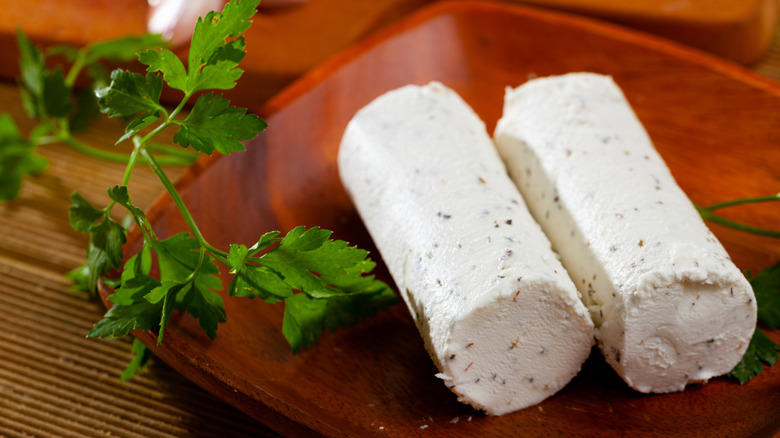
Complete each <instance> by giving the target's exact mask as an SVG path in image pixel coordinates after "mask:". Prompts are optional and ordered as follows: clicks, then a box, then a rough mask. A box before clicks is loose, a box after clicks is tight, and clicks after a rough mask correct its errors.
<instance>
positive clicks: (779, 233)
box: [695, 193, 780, 384]
mask: <svg viewBox="0 0 780 438" xmlns="http://www.w3.org/2000/svg"><path fill="white" fill-rule="evenodd" d="M775 201H780V193H778V194H776V195H769V196H758V197H751V198H742V199H735V200H731V201H725V202H719V203H717V204H712V205H708V206H705V207H702V206H698V205H696V206H695V207H696V210H697V211H698V212H699V214H700V215H701V217H702V218H703V219H704V220H708V221H711V222H714V223H716V224H719V225H722V226H725V227H728V228H733V229H735V230H739V231H744V232H746V233H751V234H756V235H759V236H766V237H774V238H780V230H771V229H766V228H759V227H755V226H752V225H749V224H744V223H741V222H736V221H733V220H731V219H727V218H725V217H723V216H720V215H718V214H717V213H715V211H716V210H720V209H723V208H728V207H735V206H739V205H744V204H755V203H764V202H775ZM747 274H748V279H749V280H750V285H751V286H752V287H753V293H754V294H755V296H756V305H757V307H758V320H759V323H763V324H764V325H766V327H768V328H769V329H770V330H776V329H778V328H780V263H778V264H776V265H775V266H772V267H770V268H767V269H765V270H763V271H761V272H760V273H759V274H758V275H756V276H755V277H753V278H751V275H750V273H749V272H748V273H747ZM779 352H780V345H778V344H776V343H775V342H774V341H772V339H770V338H769V336H767V335H766V333H764V332H763V331H762V330H761V328H760V327H758V326H756V329H755V331H754V332H753V336H752V337H751V339H750V344H748V348H747V351H746V352H745V355H744V356H742V360H740V361H739V363H738V364H737V365H736V366H735V367H734V369H732V370H731V371H730V372H729V375H730V376H731V377H733V378H735V379H737V380H738V381H739V383H741V384H743V383H746V382H748V381H749V380H751V379H752V378H753V377H755V376H757V375H759V374H761V372H763V370H764V364H767V365H769V366H772V365H774V364H775V363H776V362H777V360H778V358H779V357H780V355H779Z"/></svg>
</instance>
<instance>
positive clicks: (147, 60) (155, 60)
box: [138, 49, 187, 92]
mask: <svg viewBox="0 0 780 438" xmlns="http://www.w3.org/2000/svg"><path fill="white" fill-rule="evenodd" d="M138 61H140V62H141V64H144V65H146V66H148V68H147V71H149V72H157V71H159V72H160V73H162V74H163V78H164V79H165V83H166V84H168V86H170V87H173V88H175V89H177V90H181V91H184V92H186V91H187V87H186V85H187V71H186V70H185V69H184V64H182V62H181V60H180V59H179V57H178V56H176V54H175V53H173V52H171V51H170V50H168V49H160V50H145V51H143V52H141V53H139V54H138Z"/></svg>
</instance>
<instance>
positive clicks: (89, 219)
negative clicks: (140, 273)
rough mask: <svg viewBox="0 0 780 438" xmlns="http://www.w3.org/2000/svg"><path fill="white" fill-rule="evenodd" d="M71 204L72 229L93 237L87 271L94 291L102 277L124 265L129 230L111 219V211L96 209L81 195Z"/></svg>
mask: <svg viewBox="0 0 780 438" xmlns="http://www.w3.org/2000/svg"><path fill="white" fill-rule="evenodd" d="M71 202H72V204H71V206H70V207H69V208H68V217H69V219H70V225H71V227H73V229H74V230H76V231H80V232H82V233H88V234H89V236H90V239H89V247H88V249H87V268H86V269H87V271H88V273H89V280H88V282H87V283H88V285H89V290H90V291H93V292H94V291H95V290H96V287H97V280H98V277H99V276H101V275H104V274H106V273H108V272H109V271H110V270H111V269H112V268H115V267H116V268H118V267H119V266H121V263H122V245H123V244H124V243H125V241H126V240H127V238H126V230H125V228H124V227H123V226H122V225H120V224H118V223H117V222H116V221H114V220H113V219H111V217H110V216H108V211H107V210H105V209H103V210H98V209H96V208H95V207H93V206H92V205H91V204H90V203H89V202H88V201H87V200H86V199H84V197H83V196H81V195H80V194H79V193H78V192H76V193H73V195H71Z"/></svg>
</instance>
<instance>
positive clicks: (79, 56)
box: [65, 50, 86, 89]
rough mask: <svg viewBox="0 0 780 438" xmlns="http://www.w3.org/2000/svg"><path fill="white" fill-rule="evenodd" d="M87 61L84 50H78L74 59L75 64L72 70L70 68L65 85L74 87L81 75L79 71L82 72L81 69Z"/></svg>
mask: <svg viewBox="0 0 780 438" xmlns="http://www.w3.org/2000/svg"><path fill="white" fill-rule="evenodd" d="M85 61H86V59H85V56H84V50H79V51H78V52H76V59H75V60H74V61H73V65H71V67H70V70H68V75H67V76H66V77H65V85H66V86H67V87H68V88H70V89H72V88H73V85H74V84H75V83H76V79H77V78H78V77H79V73H81V69H82V68H84V65H85Z"/></svg>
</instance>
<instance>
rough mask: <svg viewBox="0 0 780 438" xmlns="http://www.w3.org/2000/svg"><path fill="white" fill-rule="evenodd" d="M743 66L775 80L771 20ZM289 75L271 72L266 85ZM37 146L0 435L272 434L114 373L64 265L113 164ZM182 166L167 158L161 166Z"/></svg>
mask: <svg viewBox="0 0 780 438" xmlns="http://www.w3.org/2000/svg"><path fill="white" fill-rule="evenodd" d="M411 3H413V2H406V5H407V7H411V6H409V5H410V4H411ZM361 32H362V33H365V32H366V30H365V29H363V30H362V31H361ZM361 32H355V33H354V34H353V35H352V37H353V38H359V37H360V36H362V33H361ZM318 56H319V55H318ZM750 68H751V69H753V70H754V71H756V72H758V73H760V74H763V75H765V76H767V77H769V78H772V79H775V80H780V31H779V32H777V33H776V34H775V36H774V39H773V42H772V45H771V47H770V50H769V51H768V52H767V53H766V54H765V56H764V57H763V58H762V59H761V60H760V61H759V62H758V63H756V64H754V65H752V66H751V67H750ZM290 79H291V77H289V76H287V77H281V76H280V78H279V81H278V83H276V85H275V87H276V89H278V88H280V87H281V86H282V85H284V84H285V83H286V82H288V81H289V80H290ZM0 111H2V112H3V113H10V114H11V115H12V116H13V118H14V119H15V120H16V121H17V122H18V123H19V124H20V127H21V129H22V130H23V131H27V130H29V129H30V128H31V126H32V123H31V121H30V120H29V119H28V118H27V117H26V116H25V115H24V113H23V111H22V107H21V103H20V98H19V95H18V92H17V90H16V87H15V85H14V84H13V83H10V82H2V83H0ZM121 131H122V127H121V125H120V123H119V122H118V121H111V120H106V121H101V122H100V123H98V124H97V125H96V126H95V127H93V128H92V129H90V130H89V131H88V132H87V133H86V134H84V137H83V139H84V141H85V142H87V143H90V144H108V145H110V144H113V142H114V140H115V139H116V138H117V137H118V136H119V135H121ZM41 152H42V153H43V154H44V155H45V156H46V157H47V158H48V159H49V160H50V162H51V167H50V169H49V170H48V171H47V172H45V173H44V174H42V175H40V176H38V177H35V178H30V179H28V180H27V181H26V183H25V185H24V188H23V191H22V193H21V196H20V197H19V198H18V199H17V200H15V201H13V202H9V203H5V204H2V205H0V309H2V313H3V315H2V316H0V436H9V437H10V436H23V435H36V436H52V437H54V436H57V437H62V436H109V435H110V436H144V437H152V436H273V433H272V432H270V431H269V429H266V428H265V427H264V426H263V425H261V424H258V423H256V422H255V421H253V420H251V419H250V418H248V417H246V416H245V415H243V414H241V413H239V412H237V411H236V410H235V409H233V408H231V407H229V406H227V405H225V404H223V403H222V402H220V401H218V400H216V399H214V398H213V397H212V396H210V395H209V394H207V393H205V392H204V391H202V390H201V389H199V388H197V387H193V385H192V384H191V383H189V382H188V381H186V380H185V379H184V378H183V377H181V376H180V375H178V374H177V373H176V372H174V371H172V370H171V369H170V368H169V367H168V366H166V365H165V364H164V363H161V362H159V361H155V362H153V363H152V365H151V366H150V368H149V369H148V371H147V372H146V373H145V374H143V375H141V376H139V377H136V378H135V379H133V380H131V381H129V382H126V383H121V384H120V383H119V382H118V378H119V375H120V373H121V371H122V370H123V368H124V366H125V365H126V363H127V361H128V360H129V359H130V356H131V354H130V341H129V340H128V339H123V340H117V341H104V340H90V339H86V338H85V334H86V333H87V332H88V331H89V329H90V327H91V325H92V324H93V323H94V322H95V321H97V320H99V319H100V318H101V317H102V314H103V312H104V308H103V306H102V304H100V303H99V302H96V301H93V300H89V299H88V297H87V296H86V295H85V294H83V293H76V292H73V291H71V290H70V282H69V281H68V280H67V279H66V278H65V277H64V274H65V273H66V272H68V271H69V270H71V269H73V268H75V267H76V266H78V265H79V264H81V263H82V262H84V260H85V257H84V255H85V247H86V243H87V241H86V239H85V237H84V236H83V235H81V234H79V233H76V232H74V231H72V230H71V228H70V226H69V225H68V219H67V209H68V206H69V204H70V201H69V196H70V194H71V193H72V192H73V191H74V190H78V191H79V192H80V193H82V194H83V195H84V196H85V197H87V198H88V199H89V200H91V201H95V202H97V203H104V202H105V199H106V195H105V190H106V188H107V187H110V186H112V185H114V184H116V183H118V182H119V180H120V178H121V173H122V170H123V166H120V165H114V164H106V163H104V162H100V161H97V160H94V159H90V158H86V157H84V156H83V155H80V154H79V153H76V152H74V151H73V150H71V149H69V148H66V147H60V146H53V147H46V148H43V149H41ZM181 170H182V169H170V172H171V176H173V177H175V176H176V174H178V173H179V172H181ZM131 190H132V192H133V195H134V200H135V202H136V203H137V204H139V205H141V206H148V205H149V204H150V203H151V202H152V201H153V199H154V198H156V197H157V195H158V194H159V193H161V192H162V187H161V185H160V184H159V183H158V182H157V179H156V177H155V176H154V175H153V174H151V172H149V171H148V170H146V169H142V168H141V169H138V170H137V171H136V172H135V174H134V176H133V182H132V184H131Z"/></svg>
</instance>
